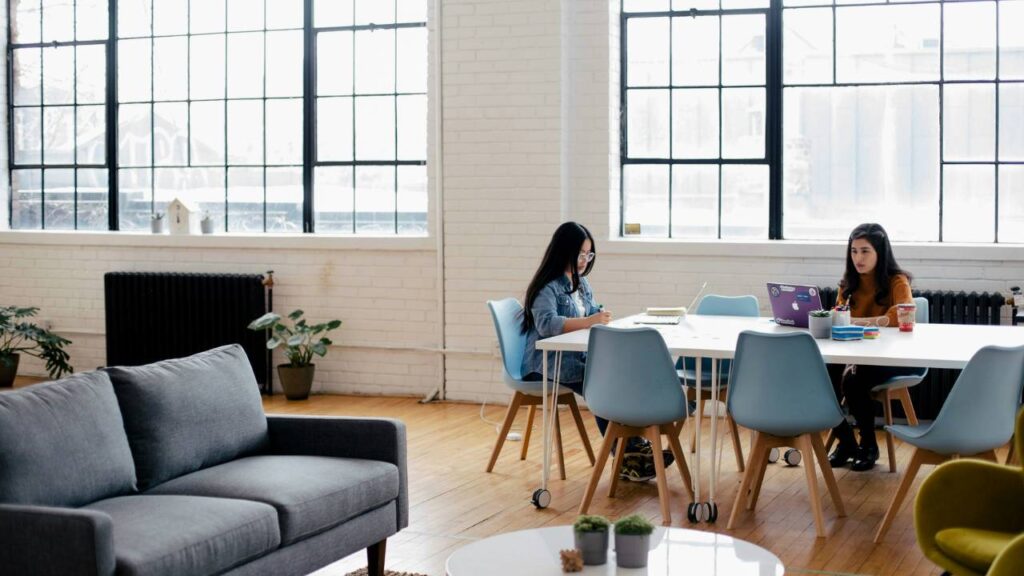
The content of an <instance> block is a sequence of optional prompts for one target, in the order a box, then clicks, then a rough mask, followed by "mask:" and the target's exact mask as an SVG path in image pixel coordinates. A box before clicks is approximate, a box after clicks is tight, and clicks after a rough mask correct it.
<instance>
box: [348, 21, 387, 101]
mask: <svg viewBox="0 0 1024 576" xmlns="http://www.w3.org/2000/svg"><path fill="white" fill-rule="evenodd" d="M355 34H356V52H355V54H356V72H355V74H356V94H387V93H392V92H394V91H395V31H394V30H374V31H360V32H356V33H355Z"/></svg>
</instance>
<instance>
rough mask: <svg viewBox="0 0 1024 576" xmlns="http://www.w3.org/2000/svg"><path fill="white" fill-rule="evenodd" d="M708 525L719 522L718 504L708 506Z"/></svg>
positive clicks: (711, 503)
mask: <svg viewBox="0 0 1024 576" xmlns="http://www.w3.org/2000/svg"><path fill="white" fill-rule="evenodd" d="M707 506H708V523H711V524H713V523H715V522H716V521H717V520H718V504H715V503H714V502H710V503H709V504H708V505H707Z"/></svg>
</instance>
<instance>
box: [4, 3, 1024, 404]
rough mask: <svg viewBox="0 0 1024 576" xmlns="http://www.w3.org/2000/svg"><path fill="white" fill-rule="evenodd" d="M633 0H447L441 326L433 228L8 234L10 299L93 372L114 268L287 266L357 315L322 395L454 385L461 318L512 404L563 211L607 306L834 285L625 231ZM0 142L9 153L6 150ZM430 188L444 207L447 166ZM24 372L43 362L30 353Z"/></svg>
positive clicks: (926, 259)
mask: <svg viewBox="0 0 1024 576" xmlns="http://www.w3.org/2000/svg"><path fill="white" fill-rule="evenodd" d="M617 10H618V0H608V1H606V2H601V1H597V0H594V1H590V0H587V1H583V0H562V2H552V1H550V0H523V1H519V2H508V1H507V0H444V2H443V6H442V13H443V16H442V19H441V26H442V34H441V46H440V49H441V52H442V69H443V71H442V77H441V79H440V80H441V84H442V86H443V88H442V92H443V93H442V95H441V106H442V108H443V130H442V133H441V134H440V138H441V140H442V141H443V148H442V149H441V150H438V148H437V147H436V146H434V139H433V136H432V137H431V139H429V142H430V143H431V146H430V149H429V156H428V157H429V159H430V164H431V168H430V173H431V176H432V178H433V177H434V176H436V174H437V171H438V167H439V165H443V166H442V167H443V180H444V181H443V201H442V204H443V206H442V209H443V218H444V239H443V240H444V252H443V253H444V256H443V262H441V263H440V264H441V267H442V268H443V274H444V282H445V285H444V287H445V293H444V306H445V309H444V319H443V324H442V323H441V321H440V318H439V317H438V309H439V308H438V299H439V279H438V268H439V263H438V258H439V252H438V251H437V250H436V248H435V246H434V242H435V240H433V239H429V240H426V241H422V240H418V241H405V240H398V241H394V240H383V241H381V240H373V241H360V240H350V239H340V240H322V241H321V240H319V239H297V240H291V241H279V240H276V239H270V238H263V239H256V240H253V241H240V240H236V239H230V238H224V237H218V238H188V239H172V238H162V239H158V238H153V237H148V236H141V237H131V236H122V237H115V238H109V235H99V236H90V235H86V236H81V235H77V236H71V237H70V238H69V237H68V236H67V235H59V234H58V235H45V234H34V235H20V236H15V237H13V238H12V236H11V233H7V234H4V233H0V303H17V304H32V305H38V306H40V307H42V308H43V311H42V316H43V317H45V318H47V319H50V320H51V321H53V323H54V326H55V328H56V329H57V330H58V331H62V332H66V333H68V335H69V337H71V338H72V339H73V340H74V341H75V344H74V345H73V346H72V350H71V351H72V355H73V360H74V363H75V365H76V366H77V367H78V368H79V369H84V368H90V367H92V366H97V365H100V364H103V363H104V357H105V350H104V339H103V294H102V275H103V273H104V272H106V271H109V270H180V271H221V272H263V271H265V270H268V269H273V270H275V271H276V276H277V282H278V283H277V288H276V291H275V308H276V309H277V310H282V311H287V310H291V309H293V308H296V307H302V308H303V309H305V310H306V311H307V315H308V316H309V317H311V318H312V319H328V318H335V317H337V318H341V319H342V320H344V322H345V323H344V325H343V326H342V328H341V330H340V331H339V332H338V337H337V338H336V341H337V342H338V346H337V348H336V349H334V350H332V351H331V354H330V355H329V356H328V358H327V359H326V360H323V361H321V362H319V363H318V364H319V365H320V370H319V371H318V381H317V388H316V389H317V390H319V391H326V392H345V393H361V394H408V395H421V394H425V393H427V392H429V391H430V390H431V389H432V388H433V387H434V386H435V385H436V384H437V383H438V382H439V380H440V357H441V356H440V355H441V352H440V347H441V340H440V334H441V331H442V330H443V333H444V340H445V342H444V345H445V349H446V353H445V358H446V364H445V368H446V369H445V381H446V386H447V395H448V398H450V399H455V400H474V401H476V400H482V399H487V400H489V401H504V400H505V399H507V397H508V393H507V391H506V389H505V388H504V386H503V385H502V383H501V378H500V375H501V368H500V364H499V362H498V360H497V359H496V358H495V356H494V345H495V342H496V338H495V336H494V330H493V327H492V324H491V320H490V317H489V315H488V313H487V310H486V307H485V305H484V302H485V301H486V300H487V299H493V298H503V297H506V296H509V295H514V296H516V297H519V298H522V293H523V291H524V290H525V286H526V283H527V282H528V280H529V278H530V276H531V274H532V273H533V271H534V268H535V267H536V265H537V263H538V262H539V259H540V257H541V255H542V253H543V250H544V247H545V245H546V243H547V240H548V238H549V237H550V234H551V232H552V231H553V230H554V228H555V226H556V225H557V224H558V223H559V222H561V221H562V220H564V219H576V220H579V221H581V222H583V223H585V224H586V225H587V226H588V227H590V229H591V230H592V231H593V232H594V233H595V235H596V237H597V246H598V251H599V253H600V256H599V258H598V261H597V266H596V268H595V271H594V274H593V276H592V278H591V280H592V282H593V284H594V288H595V291H596V295H597V298H598V299H599V301H600V302H602V303H603V304H605V305H606V306H607V307H608V308H609V309H610V310H612V311H613V312H614V313H615V314H617V315H625V314H630V313H634V312H637V311H639V310H641V309H642V308H643V307H645V306H656V305H683V304H686V303H688V302H689V301H690V299H691V298H692V297H693V295H694V293H695V292H696V290H697V289H698V287H699V285H700V283H701V282H703V281H707V282H708V288H707V289H708V291H709V292H721V293H728V294H745V293H750V294H755V295H758V296H759V297H760V299H761V300H762V301H764V283H765V282H766V281H771V280H785V281H791V282H809V283H810V282H813V283H818V284H831V283H834V282H835V281H836V280H837V279H838V277H839V274H840V273H841V267H842V258H843V249H844V246H843V245H842V244H839V243H799V242H784V243H773V244H771V245H770V246H769V245H766V244H764V243H699V242H639V241H635V240H628V241H624V240H611V241H610V240H609V239H608V238H609V230H615V229H616V227H617V222H616V215H617V211H618V208H617V205H616V202H617V198H618V84H617V82H618V58H619V48H618V31H617V30H616V27H617V24H618V12H617ZM437 24H438V23H437V22H434V21H432V22H431V23H430V27H431V30H435V28H436V26H437ZM436 41H437V35H434V36H432V42H436ZM432 53H433V52H432ZM431 70H437V62H435V61H433V59H432V62H431ZM431 97H432V98H436V97H437V94H436V93H434V94H432V95H431ZM431 114H433V107H432V108H431ZM432 117H433V116H432ZM4 134H5V135H6V130H5V131H4ZM0 150H2V151H0V154H5V153H6V146H4V147H0ZM439 154H440V156H439ZM439 157H440V162H439V161H438V158H439ZM3 173H4V178H6V171H3ZM431 191H432V194H431V209H432V210H436V204H437V199H438V195H437V191H438V186H437V182H436V181H434V180H433V179H432V180H431ZM2 204H3V206H4V207H6V199H5V201H4V202H3V203H2ZM433 218H434V216H433V215H432V217H431V231H432V233H433V232H435V231H436V228H435V227H434V222H433ZM4 222H6V217H5V218H4ZM83 238H84V239H85V240H83ZM896 251H897V256H898V257H899V258H900V261H901V264H903V265H904V266H905V267H907V268H908V269H909V270H911V271H912V272H914V273H915V274H916V281H915V284H916V285H917V286H920V287H923V288H935V289H963V290H968V291H970V290H990V291H991V290H999V291H1002V292H1004V293H1005V292H1006V291H1007V287H1008V286H1010V285H1013V284H1017V283H1022V282H1024V249H1022V248H1021V247H1019V246H1018V247H1011V246H1001V247H968V248H964V247H957V246H928V245H901V246H898V247H897V250H896ZM25 371H26V372H28V373H40V371H41V367H40V366H39V365H38V364H37V363H33V362H28V363H27V365H26V367H25Z"/></svg>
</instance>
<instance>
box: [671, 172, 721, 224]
mask: <svg viewBox="0 0 1024 576" xmlns="http://www.w3.org/2000/svg"><path fill="white" fill-rule="evenodd" d="M672 237H674V238H717V237H718V166H717V165H704V166H673V167H672Z"/></svg>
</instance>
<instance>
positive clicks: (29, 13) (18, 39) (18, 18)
mask: <svg viewBox="0 0 1024 576" xmlns="http://www.w3.org/2000/svg"><path fill="white" fill-rule="evenodd" d="M10 10H11V11H10V13H11V14H13V19H12V20H11V42H13V43H15V44H30V43H34V42H39V37H40V20H39V0H11V2H10Z"/></svg>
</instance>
